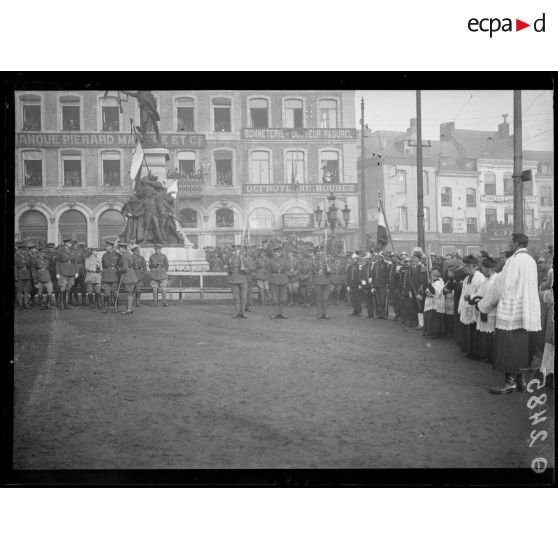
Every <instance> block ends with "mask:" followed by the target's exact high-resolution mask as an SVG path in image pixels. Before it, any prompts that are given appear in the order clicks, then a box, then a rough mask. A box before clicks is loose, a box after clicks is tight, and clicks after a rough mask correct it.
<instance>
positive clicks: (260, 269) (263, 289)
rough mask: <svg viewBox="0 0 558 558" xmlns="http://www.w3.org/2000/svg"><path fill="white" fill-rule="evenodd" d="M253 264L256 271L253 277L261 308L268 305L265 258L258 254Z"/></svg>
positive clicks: (267, 279) (267, 272)
mask: <svg viewBox="0 0 558 558" xmlns="http://www.w3.org/2000/svg"><path fill="white" fill-rule="evenodd" d="M255 264H256V271H255V273H254V276H255V278H256V283H257V285H258V291H259V292H258V299H259V302H260V304H261V305H262V306H263V305H267V304H269V271H268V261H267V257H266V256H265V255H263V254H260V255H259V256H258V257H257V258H256V262H255Z"/></svg>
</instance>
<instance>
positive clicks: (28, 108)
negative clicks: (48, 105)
mask: <svg viewBox="0 0 558 558" xmlns="http://www.w3.org/2000/svg"><path fill="white" fill-rule="evenodd" d="M21 122H22V127H21V128H22V130H23V131H24V132H38V131H40V129H41V98H40V97H38V96H36V95H28V96H25V97H23V98H21Z"/></svg>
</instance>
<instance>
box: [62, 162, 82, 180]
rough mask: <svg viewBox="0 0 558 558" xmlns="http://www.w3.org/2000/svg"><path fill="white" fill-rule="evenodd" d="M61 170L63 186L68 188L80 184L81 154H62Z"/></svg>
mask: <svg viewBox="0 0 558 558" xmlns="http://www.w3.org/2000/svg"><path fill="white" fill-rule="evenodd" d="M62 172H63V175H64V186H66V187H68V188H73V187H77V186H82V180H81V155H62Z"/></svg>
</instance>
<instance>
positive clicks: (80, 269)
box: [74, 242, 87, 306]
mask: <svg viewBox="0 0 558 558" xmlns="http://www.w3.org/2000/svg"><path fill="white" fill-rule="evenodd" d="M75 255H76V257H75V261H74V263H75V266H76V272H77V274H78V276H77V278H76V281H75V283H74V298H75V302H76V305H77V304H79V295H81V304H82V305H83V306H87V302H86V299H87V296H86V293H87V291H86V289H85V258H86V257H87V251H86V250H85V243H84V242H78V243H77V247H76V249H75Z"/></svg>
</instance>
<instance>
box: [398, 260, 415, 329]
mask: <svg viewBox="0 0 558 558" xmlns="http://www.w3.org/2000/svg"><path fill="white" fill-rule="evenodd" d="M399 289H400V311H401V317H402V323H404V324H409V325H411V326H416V325H417V323H418V322H416V321H413V320H416V319H417V318H416V314H415V313H414V310H413V290H412V286H411V258H410V257H409V256H405V257H404V258H403V262H402V265H401V269H400V270H399Z"/></svg>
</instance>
